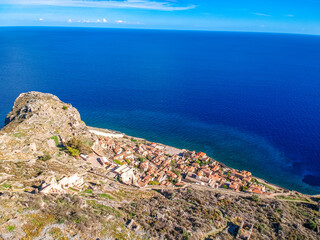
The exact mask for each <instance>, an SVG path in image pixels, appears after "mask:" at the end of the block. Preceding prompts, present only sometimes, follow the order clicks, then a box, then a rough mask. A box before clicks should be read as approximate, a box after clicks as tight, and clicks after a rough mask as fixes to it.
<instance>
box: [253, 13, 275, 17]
mask: <svg viewBox="0 0 320 240" xmlns="http://www.w3.org/2000/svg"><path fill="white" fill-rule="evenodd" d="M252 14H253V15H257V16H264V17H271V15H269V14H265V13H252Z"/></svg>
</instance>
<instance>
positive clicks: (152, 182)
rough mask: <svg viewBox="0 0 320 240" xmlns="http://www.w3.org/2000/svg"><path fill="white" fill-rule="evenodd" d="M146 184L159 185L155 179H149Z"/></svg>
mask: <svg viewBox="0 0 320 240" xmlns="http://www.w3.org/2000/svg"><path fill="white" fill-rule="evenodd" d="M148 184H149V185H159V184H160V183H159V182H157V181H150V182H149V183H148Z"/></svg>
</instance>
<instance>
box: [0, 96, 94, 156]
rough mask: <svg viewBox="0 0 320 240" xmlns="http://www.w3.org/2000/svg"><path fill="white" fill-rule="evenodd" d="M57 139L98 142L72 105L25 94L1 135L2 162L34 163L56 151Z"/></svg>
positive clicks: (15, 104)
mask: <svg viewBox="0 0 320 240" xmlns="http://www.w3.org/2000/svg"><path fill="white" fill-rule="evenodd" d="M54 136H59V138H61V139H63V140H64V141H67V140H68V139H70V138H71V137H73V136H79V137H81V138H86V139H90V140H92V141H93V140H94V139H95V137H94V136H93V135H92V134H91V133H90V132H89V130H88V128H87V126H86V125H85V123H84V122H82V121H81V118H80V114H79V112H78V111H77V109H75V108H74V107H72V105H71V104H67V103H64V102H62V101H60V100H59V98H58V97H56V96H54V95H52V94H48V93H40V92H28V93H22V94H20V96H19V97H18V98H17V99H16V101H15V103H14V106H13V108H12V111H11V112H10V113H9V114H8V115H7V117H6V119H5V127H4V128H3V129H2V130H1V131H0V159H1V158H3V159H12V158H18V159H30V158H33V157H35V156H38V155H41V154H42V153H43V151H45V150H47V149H51V150H53V149H52V147H54V144H53V143H52V141H53V140H52V139H50V138H52V137H54Z"/></svg>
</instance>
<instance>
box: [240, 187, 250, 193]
mask: <svg viewBox="0 0 320 240" xmlns="http://www.w3.org/2000/svg"><path fill="white" fill-rule="evenodd" d="M240 190H241V191H243V192H245V191H247V190H248V187H247V186H241V188H240Z"/></svg>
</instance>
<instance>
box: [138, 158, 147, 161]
mask: <svg viewBox="0 0 320 240" xmlns="http://www.w3.org/2000/svg"><path fill="white" fill-rule="evenodd" d="M138 160H139V161H140V162H144V161H146V159H145V158H143V157H138Z"/></svg>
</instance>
